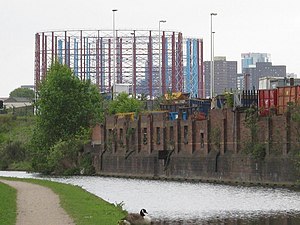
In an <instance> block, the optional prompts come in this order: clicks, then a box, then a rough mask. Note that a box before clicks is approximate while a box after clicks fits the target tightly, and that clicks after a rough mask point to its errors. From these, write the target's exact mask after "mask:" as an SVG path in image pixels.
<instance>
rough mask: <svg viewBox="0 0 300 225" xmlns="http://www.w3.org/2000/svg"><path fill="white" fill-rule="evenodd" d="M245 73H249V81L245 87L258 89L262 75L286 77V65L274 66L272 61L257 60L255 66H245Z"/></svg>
mask: <svg viewBox="0 0 300 225" xmlns="http://www.w3.org/2000/svg"><path fill="white" fill-rule="evenodd" d="M243 74H247V75H248V78H249V82H247V83H248V85H247V87H244V89H248V90H249V89H258V88H259V78H262V77H286V66H273V65H272V63H271V62H257V63H256V67H254V68H243Z"/></svg>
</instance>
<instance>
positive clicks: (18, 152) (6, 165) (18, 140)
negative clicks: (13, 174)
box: [0, 115, 35, 170]
mask: <svg viewBox="0 0 300 225" xmlns="http://www.w3.org/2000/svg"><path fill="white" fill-rule="evenodd" d="M34 123H35V120H34V117H15V116H12V115H0V169H10V170H12V169H24V168H22V167H21V166H22V165H27V166H26V169H29V167H28V161H29V160H30V145H29V140H30V139H31V137H32V132H33V126H34Z"/></svg>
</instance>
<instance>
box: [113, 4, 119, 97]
mask: <svg viewBox="0 0 300 225" xmlns="http://www.w3.org/2000/svg"><path fill="white" fill-rule="evenodd" d="M117 11H118V10H117V9H113V10H112V12H113V39H114V40H113V41H114V43H113V46H114V50H113V53H114V57H113V82H114V83H113V89H112V96H113V98H114V92H115V84H116V34H115V32H116V27H115V12H117Z"/></svg>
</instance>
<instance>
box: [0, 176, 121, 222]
mask: <svg viewBox="0 0 300 225" xmlns="http://www.w3.org/2000/svg"><path fill="white" fill-rule="evenodd" d="M4 179H8V178H4ZM9 179H11V178H9ZM12 179H13V180H21V181H26V182H30V183H34V184H39V185H42V186H45V187H49V188H51V189H52V190H53V191H54V192H55V193H57V194H58V195H59V197H60V202H61V206H62V207H63V208H64V209H65V210H66V212H67V213H68V214H69V215H70V216H71V217H72V218H73V219H74V221H75V223H76V225H95V224H97V225H116V224H117V223H118V221H119V220H120V219H121V218H123V217H124V216H125V215H126V212H125V211H123V210H122V208H121V207H117V206H115V205H114V204H111V203H108V202H106V201H104V200H103V199H101V198H99V197H97V196H95V195H93V194H91V193H89V192H87V191H85V190H83V189H82V188H81V187H78V186H73V185H70V184H62V183H57V182H52V181H47V180H37V179H16V178H12ZM3 204H4V202H3V201H1V202H0V209H1V207H2V205H3ZM0 224H7V223H0Z"/></svg>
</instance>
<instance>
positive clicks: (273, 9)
mask: <svg viewBox="0 0 300 225" xmlns="http://www.w3.org/2000/svg"><path fill="white" fill-rule="evenodd" d="M112 9H118V12H116V14H115V15H116V17H115V18H116V29H155V30H158V21H159V20H161V19H164V20H167V22H166V23H165V24H161V28H162V30H163V29H166V30H175V31H181V32H183V35H184V36H185V37H201V38H203V41H204V60H205V61H206V60H210V13H211V12H215V13H217V14H218V15H217V16H215V17H214V20H213V24H214V25H213V27H214V31H215V32H216V34H215V55H216V56H226V57H227V60H234V61H238V63H239V64H238V65H239V68H238V72H240V61H241V53H247V52H261V53H270V54H271V59H272V62H273V65H286V66H287V72H288V73H296V74H298V76H299V75H300V35H299V34H300V12H299V9H300V1H299V0H284V1H283V0H251V1H249V0H181V1H179V0H147V1H143V0H49V1H43V0H0V28H1V31H0V32H1V33H0V78H1V80H0V97H6V96H8V95H9V93H10V92H11V91H12V90H14V89H15V88H18V87H20V86H21V85H31V84H33V83H34V35H35V33H36V32H40V31H52V30H66V29H112Z"/></svg>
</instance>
